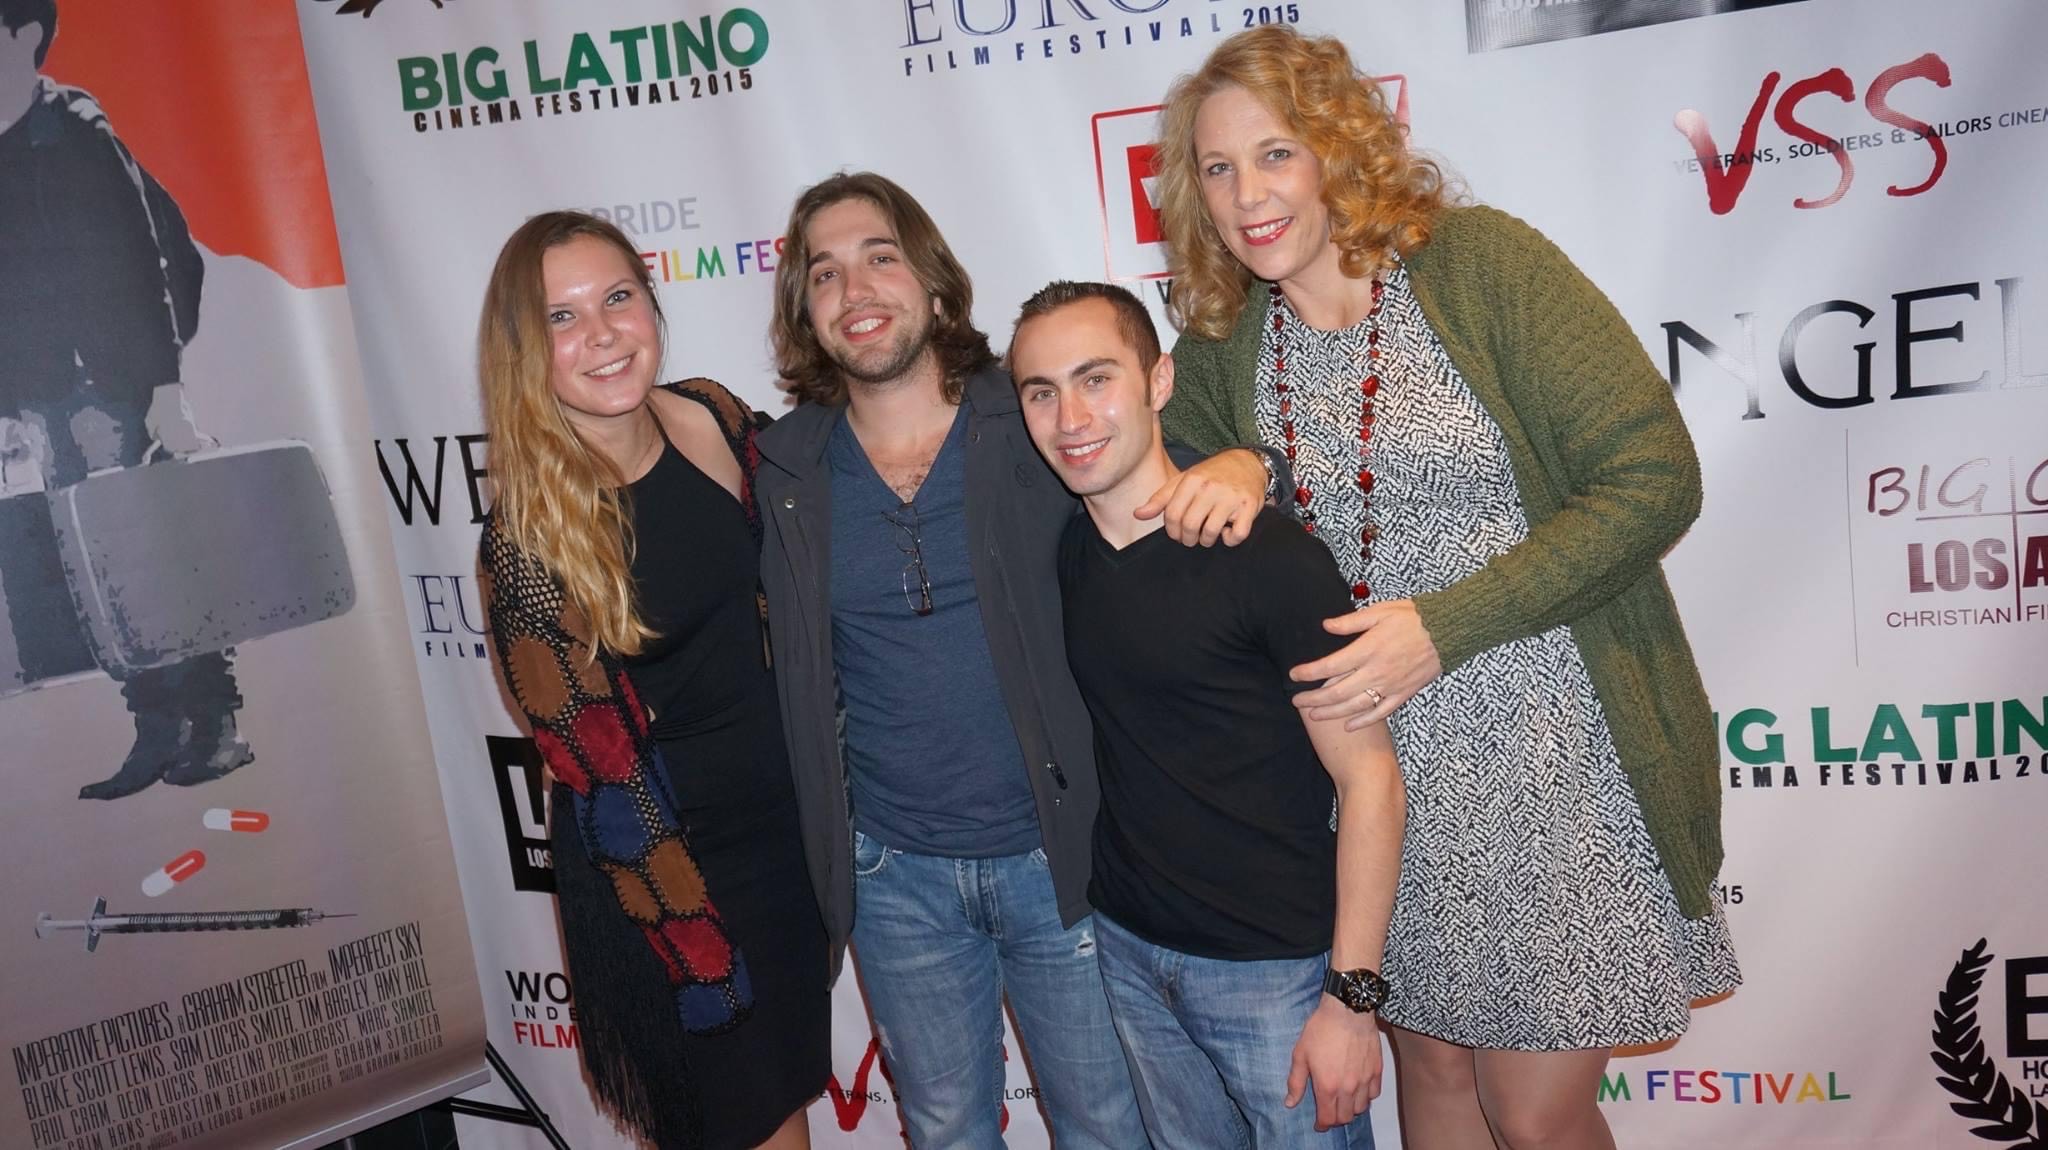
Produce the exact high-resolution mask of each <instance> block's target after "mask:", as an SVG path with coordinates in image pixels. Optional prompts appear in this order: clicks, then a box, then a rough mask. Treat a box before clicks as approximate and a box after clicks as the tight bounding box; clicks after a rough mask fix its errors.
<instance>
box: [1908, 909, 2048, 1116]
mask: <svg viewBox="0 0 2048 1150" xmlns="http://www.w3.org/2000/svg"><path fill="white" fill-rule="evenodd" d="M1988 945H1989V942H1988V940H1986V939H1981V938H1980V939H1978V940H1977V945H1975V946H1973V947H1971V948H1970V949H1968V950H1966V951H1964V952H1963V955H1962V957H1961V958H1959V959H1957V960H1956V965H1955V967H1954V968H1953V969H1952V970H1950V971H1949V972H1948V985H1946V986H1944V987H1942V990H1941V996H1940V998H1939V999H1938V1000H1937V1002H1936V1005H1935V1008H1934V1034H1933V1037H1934V1050H1933V1051H1932V1052H1931V1054H1930V1055H1929V1056H1930V1057H1932V1058H1933V1059H1934V1064H1935V1065H1936V1066H1939V1067H1940V1068H1941V1077H1939V1078H1936V1079H1935V1081H1936V1082H1938V1083H1940V1084H1941V1088H1942V1089H1943V1090H1946V1091H1948V1092H1949V1093H1950V1094H1953V1095H1955V1096H1956V1097H1957V1098H1960V1099H1962V1101H1960V1102H1951V1103H1949V1104H1948V1106H1949V1109H1951V1110H1953V1111H1955V1112H1956V1113H1957V1114H1960V1115H1962V1116H1963V1117H1965V1118H1969V1119H1973V1120H1975V1121H1977V1122H1979V1123H1981V1125H1977V1126H1972V1127H1970V1133H1972V1134H1975V1135H1976V1136H1977V1137H1979V1138H1982V1139H1985V1140H1986V1141H1990V1142H2004V1143H2007V1150H2048V1106H2044V1105H2042V1104H2041V1103H2038V1102H2030V1101H2028V1099H2027V1096H2026V1094H2024V1093H2023V1092H2021V1091H2020V1089H2019V1088H2018V1087H2016V1086H2014V1085H2013V1084H2012V1083H2011V1082H2008V1081H2007V1080H2006V1077H2005V1075H2003V1074H2001V1073H1999V1071H1998V1067H1997V1066H1996V1065H1994V1064H1993V1063H1992V1061H1991V1058H1990V1056H1989V1055H1987V1054H1985V1053H1984V1038H1983V1035H1981V1034H1980V1033H1979V1032H1978V1030H1977V990H1978V988H1979V987H1981V986H1983V984H1984V968H1985V967H1988V966H1990V965H1991V960H1992V959H1993V958H1995V957H1997V956H1995V955H1993V954H1990V953H1989V952H1988V951H1987V950H1986V949H1985V948H1986V947H1987V946H1988Z"/></svg>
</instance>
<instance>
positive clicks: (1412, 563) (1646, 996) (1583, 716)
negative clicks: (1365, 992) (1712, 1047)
mask: <svg viewBox="0 0 2048 1150" xmlns="http://www.w3.org/2000/svg"><path fill="white" fill-rule="evenodd" d="M1275 306H1276V308H1278V309H1279V310H1280V312H1281V314H1282V317H1283V320H1282V322H1283V324H1284V325H1285V327H1286V331H1285V333H1284V334H1285V339H1286V343H1287V348H1288V359H1289V363H1288V372H1287V376H1288V382H1289V384H1290V385H1292V386H1293V388H1294V392H1293V394H1294V397H1295V398H1294V403H1295V407H1294V412H1295V434H1296V437H1297V439H1296V460H1295V475H1296V477H1297V478H1298V479H1299V480H1300V481H1301V482H1303V483H1306V484H1308V485H1309V486H1310V489H1311V490H1312V491H1313V492H1314V501H1315V510H1316V512H1317V515H1318V519H1319V524H1318V533H1319V534H1320V535H1321V536H1322V537H1323V539H1324V542H1325V543H1327V544H1329V545H1330V549H1331V551H1332V552H1333V553H1334V554H1335V555H1336V558H1337V562H1338V565H1339V566H1340V567H1341V568H1343V570H1344V575H1345V577H1346V579H1348V580H1352V581H1356V580H1358V579H1360V578H1363V579H1364V580H1365V581H1366V582H1368V583H1369V584H1370V585H1371V588H1372V597H1373V599H1375V600H1384V599H1402V598H1408V597H1411V596H1414V595H1418V594H1421V593H1423V592H1426V591H1434V590H1439V589H1441V588H1444V587H1447V586H1449V585H1451V584H1453V583H1455V582H1457V581H1458V580H1460V579H1463V578H1465V577H1466V576H1468V575H1471V574H1472V573H1474V572H1475V571H1477V570H1479V569H1480V568H1481V567H1482V566H1484V565H1485V564H1486V562H1487V561H1488V560H1489V559H1491V558H1492V557H1493V556H1496V555H1499V554H1501V553H1502V552H1505V551H1506V550H1508V549H1509V548H1510V547H1513V546H1514V545H1515V544H1516V543H1518V542H1520V541H1521V540H1522V539H1523V538H1524V537H1525V536H1526V535H1527V534H1528V530H1529V526H1528V520H1527V518H1526V516H1525V515H1524V513H1523V510H1522V503H1521V497H1520V495H1519V493H1518V492H1517V491H1516V489H1515V483H1514V475H1513V473H1512V471H1511V470H1510V467H1509V463H1508V456H1507V448H1506V445H1505V443H1504V441H1503V440H1502V438H1501V432H1500V427H1499V425H1497V424H1496V423H1495V422H1494V421H1493V419H1492V417H1490V416H1489V415H1488V414H1487V412H1486V410H1485V408H1483V407H1481V406H1480V404H1479V401H1478V400H1477V399H1476V398H1475V397H1474V396H1473V394H1472V392H1471V390H1470V389H1469V388H1468V387H1466V385H1465V381H1464V379H1463V378H1462V377H1461V376H1460V375H1459V374H1458V371H1457V369H1456V368H1455V367H1454V366H1453V365H1452V364H1451V362H1450V357H1449V356H1448V355H1447V354H1446V353H1445V351H1444V348H1443V345H1442V343H1440V342H1439V341H1438V339H1437V337H1436V333H1435V331H1434V330H1433V329H1432V328H1431V327H1430V326H1429V322H1428V320H1427V319H1426V318H1424V316H1423V313H1422V309H1421V307H1420V306H1419V305H1418V304H1417V303H1416V301H1415V297H1414V295H1413V294H1412V293H1411V292H1410V291H1409V286H1408V278H1407V273H1406V271H1405V270H1404V269H1402V268H1400V267H1398V266H1397V267H1396V268H1395V269H1394V270H1393V272H1392V273H1391V275H1390V276H1389V278H1388V283H1387V288H1386V294H1385V297H1384V303H1383V304H1382V306H1381V312H1380V318H1379V322H1380V323H1381V324H1382V325H1383V328H1382V332H1381V336H1380V354H1381V356H1382V360H1381V363H1382V368H1381V372H1380V377H1381V388H1380V393H1379V398H1378V406H1377V410H1378V420H1377V424H1376V426H1375V429H1374V432H1373V438H1372V445H1371V448H1370V451H1369V458H1368V459H1367V463H1368V465H1369V466H1370V467H1371V469H1372V471H1373V473H1374V475H1375V477H1376V485H1375V487H1374V491H1373V498H1372V507H1371V516H1372V521H1373V522H1375V523H1377V524H1378V526H1379V529H1380V537H1379V541H1378V542H1377V543H1376V544H1375V545H1374V554H1373V559H1372V563H1371V569H1370V570H1359V555H1358V551H1357V548H1356V546H1355V544H1354V542H1353V541H1355V540H1356V539H1357V538H1358V530H1359V528H1360V527H1362V526H1363V524H1364V522H1365V519H1364V513H1363V510H1362V509H1361V507H1360V503H1361V500H1360V499H1359V496H1358V487H1357V483H1356V479H1355V476H1356V474H1357V470H1358V464H1359V459H1358V439H1357V424H1358V380H1359V378H1360V377H1361V376H1362V374H1363V373H1362V372H1361V371H1359V370H1357V368H1356V367H1355V366H1354V364H1355V363H1359V362H1362V360H1363V349H1364V347H1365V337H1366V333H1367V331H1368V330H1369V328H1368V326H1367V325H1365V324H1360V325H1357V326H1355V327H1353V328H1350V329H1347V330H1345V331H1339V332H1317V331H1315V330H1313V329H1311V328H1310V327H1308V325H1306V324H1304V323H1302V322H1300V320H1299V319H1298V318H1296V317H1295V316H1294V314H1293V313H1292V311H1290V310H1287V309H1286V308H1285V305H1284V303H1276V305H1275ZM1265 343H1266V346H1265V348H1264V349H1263V352H1262V354H1261V357H1260V361H1259V378H1258V396H1257V401H1256V403H1255V412H1256V416H1257V419H1258V425H1259V433H1260V435H1261V436H1262V437H1263V438H1265V439H1266V440H1267V441H1268V442H1273V443H1277V442H1280V436H1279V430H1280V422H1279V412H1278V405H1277V402H1276V400H1275V397H1274V394H1273V388H1272V382H1273V347H1274V336H1273V333H1272V332H1271V330H1270V329H1269V330H1268V332H1267V335H1266V340H1265ZM1389 725H1390V727H1391V729H1392V732H1393V737H1394V747H1395V750H1396V752H1397V753H1398V754H1399V756H1400V760H1401V773H1402V777H1403V778H1404V779H1405V780H1406V781H1407V785H1408V826H1407V837H1406V841H1405V843H1404V845H1403V849H1402V861H1401V881H1400V889H1399V893H1398V895H1397V896H1396V899H1395V903H1394V919H1393V924H1392V926H1391V928H1390V929H1389V931H1388V938H1387V954H1386V963H1385V970H1384V973H1385V975H1386V977H1387V979H1388V981H1389V982H1391V983H1392V985H1393V994H1392V997H1391V999H1390V1000H1389V1001H1388V1003H1387V1005H1386V1007H1385V1009H1384V1010H1383V1011H1382V1013H1383V1014H1384V1015H1385V1017H1386V1018H1387V1019H1388V1020H1389V1021H1391V1022H1393V1023H1394V1024H1396V1025H1398V1026H1402V1027H1406V1028H1408V1029H1410V1030H1415V1031H1419V1032H1421V1033H1424V1034H1428V1035H1432V1036H1434V1037H1437V1038H1441V1039H1444V1040H1446V1041H1450V1042H1456V1043H1459V1044H1461V1045H1465V1046H1479V1047H1487V1048H1491V1049H1510V1050H1567V1049H1579V1048H1586V1047H1598V1046H1616V1045H1633V1044H1639V1043H1648V1042H1655V1041H1660V1040H1663V1039H1667V1038H1670V1037H1673V1036H1675V1035H1677V1034H1679V1033H1681V1032H1683V1031H1684V1030H1685V1028H1686V1024H1687V1022H1688V1020H1689V1017H1690V1011H1689V1004H1690V1003H1691V1002H1692V1001H1693V1000H1694V999H1696V998H1701V997H1705V996H1707V995H1712V994H1717V993H1720V992H1722V991H1725V990H1728V989H1730V988H1732V987H1733V986H1735V984H1736V983H1737V982H1738V981H1740V977H1741V976H1740V974H1739V973H1738V971H1737V968H1736V963H1735V954H1734V950H1733V948H1732V947H1731V946H1730V944H1729V939H1728V927H1727V922H1726V920H1725V919H1724V918H1723V916H1722V914H1721V912H1720V910H1719V909H1718V903H1717V908H1716V910H1715V911H1714V913H1713V914H1712V915H1711V916H1709V917H1707V918H1704V919H1697V920H1689V919H1687V918H1685V917H1684V916H1683V915H1682V914H1680V913H1679V910H1678V903H1677V899H1676V898H1675V897H1674V896H1673V894H1672V892H1671V882H1670V880H1669V879H1668V878H1666V877H1665V875H1664V872H1663V868H1662V867H1661V865H1660V864H1659V863H1658V861H1657V854H1656V849H1655V847H1654V846H1653V845H1652V843H1651V841H1650V835H1649V832H1648V831H1647V830H1646V829H1645V828H1644V825H1643V815H1642V810H1641V808H1640V807H1639V806H1638V804H1637V802H1636V798H1635V794H1634V792H1633V791H1632V790H1631V789H1630V787H1629V784H1628V779H1627V776H1626V775H1624V774H1623V773H1622V769H1621V763H1620V760H1619V759H1618V757H1617V756H1616V754H1615V750H1614V740H1613V737H1612V736H1611V735H1610V734H1609V732H1608V727H1607V719H1606V716H1605V715H1604V714H1603V713H1602V711H1601V707H1600V700H1599V697H1598V696H1597V695H1595V694H1594V691H1593V686H1592V682H1591V680H1590V679H1589V678H1588V677H1587V674H1586V666H1585V662H1584V660H1583V659H1582V658H1581V657H1580V655H1579V650H1578V646H1577V645H1576V644H1575V643H1574V642H1573V641H1572V637H1571V632H1570V630H1569V629H1568V628H1566V627H1558V628H1556V629H1554V630H1551V631H1547V632H1544V633H1543V634H1541V635H1536V636H1533V637H1531V638H1527V639H1519V640H1516V641H1514V642H1510V643H1505V644H1502V645H1501V646H1499V647H1495V648H1493V649H1492V650H1490V651H1486V652H1484V653H1482V654H1480V655H1478V656H1476V657H1474V658H1473V659H1471V660H1470V661H1469V662H1467V663H1466V664H1465V665H1464V666H1462V667H1460V668H1458V669H1457V670H1456V671H1453V672H1452V673H1450V674H1448V675H1445V676H1444V677H1443V678H1441V679H1439V680H1437V681H1436V682H1434V683H1431V684H1430V685H1429V686H1428V687H1425V688H1424V689H1423V690H1422V691H1421V692H1419V693H1418V694H1417V695H1416V696H1415V697H1414V698H1413V699H1412V700H1410V701H1409V702H1408V703H1407V704H1405V705H1404V706H1402V708H1401V709H1400V710H1399V711H1396V712H1395V713H1394V716H1393V718H1392V720H1391V721H1390V724H1389Z"/></svg>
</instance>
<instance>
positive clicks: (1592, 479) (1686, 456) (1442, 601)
mask: <svg viewBox="0 0 2048 1150" xmlns="http://www.w3.org/2000/svg"><path fill="white" fill-rule="evenodd" d="M1487 215H1488V216H1489V217H1491V219H1490V220H1488V221H1487V223H1488V224H1489V225H1490V226H1489V227H1488V228H1487V229H1486V230H1487V231H1488V232H1495V231H1498V232H1499V233H1501V234H1500V238H1501V240H1502V242H1501V243H1500V244H1499V245H1498V247H1497V248H1496V247H1494V246H1493V245H1487V250H1481V251H1477V252H1473V253H1469V255H1471V256H1476V257H1477V259H1475V260H1473V262H1474V263H1475V264H1476V265H1485V266H1473V267H1470V268H1462V267H1457V266H1455V264H1454V266H1452V267H1450V268H1446V269H1444V270H1445V271H1446V273H1447V274H1448V275H1449V276H1450V277H1451V284H1452V286H1451V287H1449V288H1448V289H1447V290H1446V292H1445V297H1446V298H1445V304H1446V307H1445V310H1446V311H1447V312H1449V311H1452V310H1456V311H1459V312H1467V314H1469V312H1468V311H1467V309H1466V308H1456V309H1454V308H1452V307H1451V306H1450V305H1451V304H1452V303H1453V302H1454V300H1455V301H1470V304H1469V306H1470V307H1471V308H1475V309H1477V310H1479V311H1482V312H1484V313H1486V314H1488V315H1491V316H1493V317H1494V318H1493V319H1492V320H1491V321H1489V322H1490V323H1491V324H1493V325H1496V326H1494V328H1493V330H1492V331H1490V332H1489V334H1490V336H1491V337H1492V338H1491V339H1487V340H1484V341H1483V342H1485V343H1486V344H1488V345H1490V346H1489V347H1488V349H1487V350H1488V351H1490V352H1491V359H1492V362H1493V364H1494V365H1495V366H1496V368H1497V371H1496V373H1495V375H1496V378H1495V380H1494V381H1493V382H1494V383H1495V384H1496V385H1497V386H1496V388H1495V390H1496V392H1497V393H1505V396H1506V400H1507V404H1508V406H1509V407H1510V408H1511V409H1512V414H1513V416H1514V418H1515V421H1516V422H1518V423H1519V424H1520V427H1519V429H1518V430H1519V432H1520V433H1521V435H1522V437H1524V443H1525V445H1526V451H1525V452H1524V453H1521V454H1522V455H1523V458H1517V460H1516V464H1517V466H1518V467H1523V466H1525V461H1526V459H1527V456H1530V455H1533V457H1534V468H1533V469H1534V470H1535V471H1536V472H1537V473H1538V474H1535V475H1524V476H1519V477H1518V478H1519V479H1520V483H1519V486H1520V488H1521V491H1522V493H1523V501H1524V503H1525V505H1527V509H1528V512H1529V519H1530V528H1529V535H1528V537H1527V538H1526V539H1524V540H1523V541H1522V542H1521V543H1518V544H1516V545H1515V546H1514V547H1512V548H1509V549H1508V550H1507V551H1506V552H1505V553H1503V554H1501V555H1499V556H1497V557H1496V558H1494V559H1493V560H1492V561H1490V562H1489V563H1487V564H1486V566H1485V567H1483V568H1481V569H1480V570H1479V571H1477V572H1475V573H1474V574H1473V575H1471V576H1470V577H1468V578H1466V579H1463V580H1461V581H1459V582H1458V583H1456V584H1454V585H1452V586H1450V587H1448V588H1445V589H1444V590H1442V591H1438V592H1433V593H1430V594H1426V595H1421V596H1418V597H1417V598H1416V600H1415V605H1416V609H1417V610H1418V611H1419V612H1420V613H1421V616H1422V621H1423V624H1424V625H1425V626H1426V627H1427V628H1428V629H1429V633H1430V637H1431V639H1432V640H1433V641H1434V642H1435V644H1436V647H1437V651H1438V654H1439V656H1440V657H1441V659H1442V661H1443V665H1444V668H1445V669H1446V670H1449V669H1451V668H1453V667H1456V666H1458V665H1460V664H1462V663H1464V662H1465V661H1466V660H1467V659H1470V658H1471V657H1472V656H1473V655H1475V654H1477V653H1479V652H1480V651H1484V650H1487V649H1489V648H1491V647H1495V646H1498V645H1499V644H1501V643H1505V642H1508V641H1509V640H1512V639H1517V638H1522V637H1525V636H1528V635H1534V634H1538V633H1541V632H1543V631H1546V630H1549V629H1550V628H1552V627H1555V626H1558V625H1560V624H1565V623H1570V622H1572V621H1573V620H1575V619H1577V618H1579V617H1580V616H1582V615H1584V614H1586V613H1587V612H1589V611H1591V610H1593V609H1595V608H1597V607H1599V606H1601V605H1602V604H1604V603H1606V602H1608V601H1609V600H1611V599H1613V598H1614V597H1615V596H1616V595H1618V594H1620V593H1621V592H1622V591H1624V590H1626V589H1627V588H1628V587H1630V586H1632V585H1633V584H1635V583H1636V582H1637V581H1638V580H1641V579H1643V578H1645V577H1649V576H1651V575H1653V573H1654V572H1655V570H1656V565H1657V562H1658V560H1659V559H1660V558H1661V557H1662V556H1663V554H1664V552H1665V551H1666V550H1668V549H1669V548H1670V547H1671V545H1672V544H1673V543H1675V542H1677V540H1678V538H1679V537H1680V536H1681V535H1683V534H1684V533H1685V530H1686V528H1687V526H1689V525H1690V524H1691V523H1692V521H1693V520H1694V519H1695V518H1697V517H1698V515H1699V510H1700V469H1699V457H1698V455H1697V453H1696V452H1695V450H1694V448H1693V443H1692V437H1691V435H1690V434H1689V433H1688V432H1687V431H1686V427H1685V422H1684V419H1683V418H1682V417H1681V416H1680V415H1679V411H1678V405H1677V403H1676V402H1675V401H1674V400H1673V398H1672V395H1671V388H1670V386H1669V385H1668V384H1667V383H1666V382H1665V381H1664V379H1663V378H1662V377H1661V376H1660V375H1658V373H1657V369H1656V367H1655V365H1654V364H1652V363H1651V362H1650V359H1649V356H1648V355H1647V354H1646V353H1645V352H1644V351H1643V348H1642V345H1641V343H1640V342H1638V341H1637V339H1636V337H1635V334H1634V333H1633V332H1632V331H1631V330H1630V329H1629V327H1628V324H1627V322H1626V321H1624V320H1623V319H1622V317H1621V314H1620V313H1619V312H1618V311H1617V310H1616V309H1615V307H1614V305H1613V304H1612V303H1611V302H1609V300H1608V299H1607V297H1606V296H1605V295H1604V294H1602V293H1601V291H1600V289H1599V288H1597V287H1595V286H1594V285H1593V283H1592V282H1591V281H1590V280H1588V279H1587V278H1586V276H1585V275H1584V274H1583V273H1581V272H1580V271H1579V270H1578V268H1576V267H1575V266H1573V265H1572V263H1571V261H1570V260H1569V259H1567V258H1566V257H1565V255H1564V253H1563V252H1561V251H1559V250H1558V249H1557V247H1556V246H1555V245H1553V244H1551V243H1550V241H1548V240H1547V239H1545V238H1544V237H1543V236H1542V235H1540V234H1539V233H1537V232H1536V231H1535V229H1533V228H1530V227H1528V225H1526V224H1523V223H1521V222H1520V221H1519V220H1514V219H1513V218H1512V217H1508V216H1505V215H1504V214H1501V213H1491V212H1490V213H1487ZM1489 280H1490V281H1492V282H1488V281H1489ZM1483 295H1492V296H1493V298H1491V299H1484V298H1481V297H1482V296H1483ZM1459 334H1460V335H1461V336H1463V335H1465V334H1466V333H1459ZM1460 342H1465V343H1467V344H1468V345H1469V344H1471V343H1473V342H1475V341H1472V340H1466V339H1461V341H1460ZM1467 374H1468V377H1469V376H1471V375H1472V374H1473V373H1471V372H1468V373H1467ZM1474 382H1478V381H1476V380H1475V381H1474ZM1501 422H1502V423H1503V427H1504V430H1509V429H1508V427H1507V423H1508V421H1507V420H1502V421H1501ZM1514 438H1515V435H1514V431H1513V430H1510V442H1511V444H1512V442H1513V439H1514Z"/></svg>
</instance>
